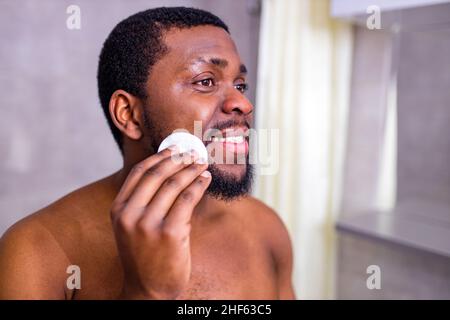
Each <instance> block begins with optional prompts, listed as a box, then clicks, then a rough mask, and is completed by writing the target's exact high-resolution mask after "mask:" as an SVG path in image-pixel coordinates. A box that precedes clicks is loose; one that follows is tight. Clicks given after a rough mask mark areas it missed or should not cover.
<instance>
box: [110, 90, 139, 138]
mask: <svg viewBox="0 0 450 320" xmlns="http://www.w3.org/2000/svg"><path fill="white" fill-rule="evenodd" d="M141 112H142V104H141V101H140V100H139V98H137V97H136V96H134V95H132V94H130V93H128V92H126V91H124V90H116V91H114V93H113V94H112V95H111V99H109V114H110V116H111V119H112V121H113V122H114V124H115V126H116V127H117V128H118V129H119V130H120V131H122V133H123V134H124V135H125V136H127V137H128V138H130V139H132V140H139V139H140V138H141V137H142V135H143V131H142V123H141V119H142V117H141Z"/></svg>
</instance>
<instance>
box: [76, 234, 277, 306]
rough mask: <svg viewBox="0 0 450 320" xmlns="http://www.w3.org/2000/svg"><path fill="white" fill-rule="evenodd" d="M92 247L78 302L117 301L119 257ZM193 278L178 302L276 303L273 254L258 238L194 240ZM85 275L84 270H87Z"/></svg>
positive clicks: (215, 236)
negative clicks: (271, 300) (245, 301)
mask: <svg viewBox="0 0 450 320" xmlns="http://www.w3.org/2000/svg"><path fill="white" fill-rule="evenodd" d="M112 248H113V246H111V249H110V250H106V251H105V250H104V249H105V248H104V247H103V250H102V248H101V247H100V246H95V245H94V244H91V245H90V250H89V254H90V255H91V257H90V258H89V257H87V259H83V261H82V266H80V268H81V270H82V281H81V283H82V287H81V289H80V290H77V292H76V294H75V297H74V298H75V299H114V298H115V297H117V296H118V295H119V293H120V290H121V286H122V269H121V264H120V260H119V257H118V254H117V252H115V251H112V250H113V249H112ZM191 257H192V266H191V268H192V269H191V278H190V280H189V283H188V285H187V287H186V289H185V290H184V291H183V292H182V294H181V295H180V296H179V297H178V299H186V300H190V299H196V300H201V299H276V298H277V296H278V292H277V286H276V274H275V270H274V267H273V261H272V257H271V253H270V251H269V249H268V248H267V247H266V246H265V245H264V244H263V243H262V242H261V241H259V240H258V239H257V238H256V237H255V238H252V237H249V236H247V235H239V234H236V233H229V232H224V233H222V234H213V235H206V236H197V237H193V238H192V240H191ZM83 270H84V271H83Z"/></svg>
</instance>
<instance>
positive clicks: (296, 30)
mask: <svg viewBox="0 0 450 320" xmlns="http://www.w3.org/2000/svg"><path fill="white" fill-rule="evenodd" d="M262 5H263V6H262V8H263V9H262V19H261V35H260V48H259V61H258V65H259V69H258V90H257V99H256V128H257V129H258V130H261V129H275V130H277V129H278V130H279V147H278V150H279V168H278V170H277V172H276V173H275V174H265V175H258V177H257V179H256V184H255V189H254V194H255V196H256V197H258V198H260V199H262V200H263V201H264V202H266V203H267V204H268V205H270V206H272V207H273V208H274V209H275V210H277V212H278V213H279V215H280V216H281V217H282V219H283V220H284V222H285V223H286V225H287V227H288V229H289V232H290V235H291V240H292V242H293V250H294V260H295V261H294V287H295V288H294V289H295V291H296V294H297V298H299V299H313V298H316V299H332V298H334V297H335V296H334V268H335V263H334V260H335V257H334V255H335V253H334V252H335V247H334V243H335V240H334V239H335V236H334V222H335V219H336V214H337V212H338V210H339V206H340V192H341V175H342V170H343V158H344V157H343V155H344V149H345V139H346V124H347V123H346V121H347V108H348V91H349V87H350V70H351V53H352V29H351V26H350V25H347V24H344V23H342V22H337V21H334V20H333V19H331V18H330V14H329V12H330V10H329V9H330V5H329V2H328V1H327V0H263V1H262ZM274 150H276V148H275V149H274Z"/></svg>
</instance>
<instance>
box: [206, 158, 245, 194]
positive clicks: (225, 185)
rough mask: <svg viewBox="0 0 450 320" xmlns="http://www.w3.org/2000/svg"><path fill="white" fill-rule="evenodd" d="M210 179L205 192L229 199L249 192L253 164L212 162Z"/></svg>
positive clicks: (209, 169)
mask: <svg viewBox="0 0 450 320" xmlns="http://www.w3.org/2000/svg"><path fill="white" fill-rule="evenodd" d="M208 171H210V172H211V175H212V181H211V184H210V185H209V187H208V190H207V194H208V195H210V196H212V197H215V198H217V199H220V200H225V201H231V200H235V199H237V198H239V197H242V196H245V195H246V194H248V193H249V192H250V189H251V185H252V181H253V166H252V165H250V164H212V165H210V166H209V168H208Z"/></svg>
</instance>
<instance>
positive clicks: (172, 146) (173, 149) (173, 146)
mask: <svg viewBox="0 0 450 320" xmlns="http://www.w3.org/2000/svg"><path fill="white" fill-rule="evenodd" d="M167 149H169V150H171V151H178V146H177V145H176V144H173V145H171V146H169V147H168V148H167Z"/></svg>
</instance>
